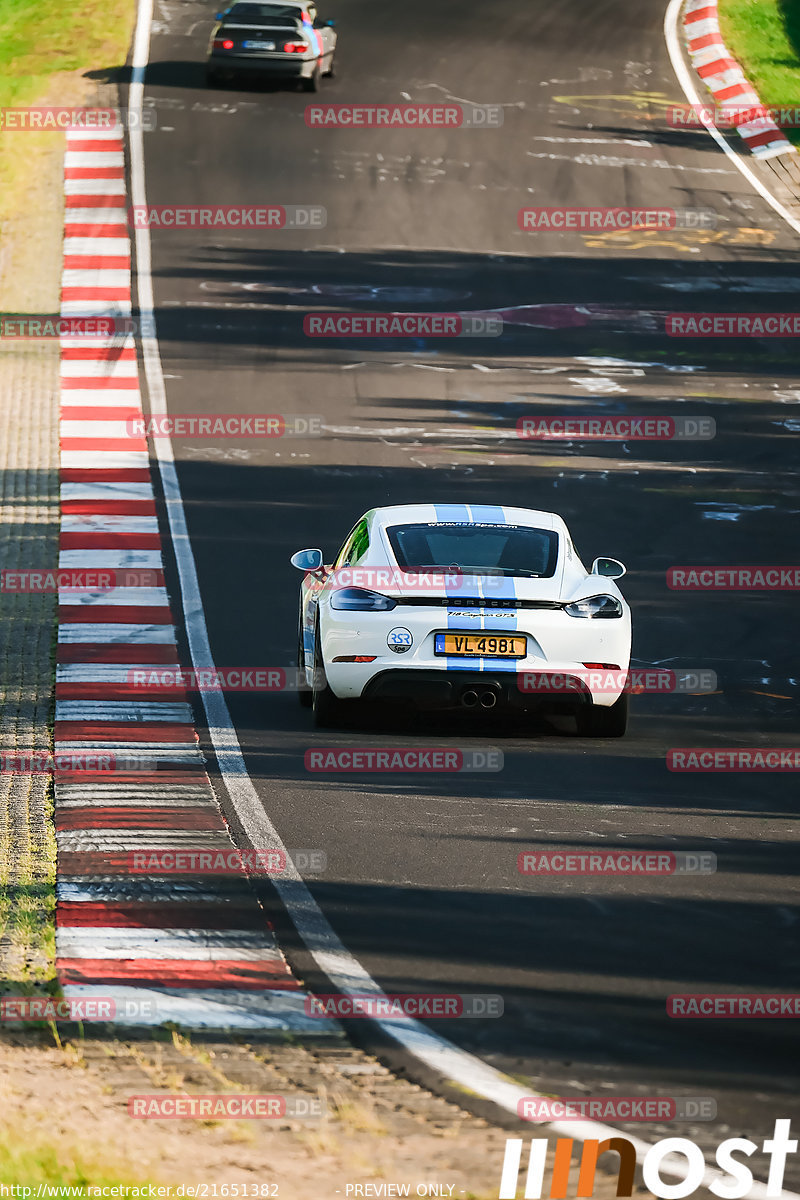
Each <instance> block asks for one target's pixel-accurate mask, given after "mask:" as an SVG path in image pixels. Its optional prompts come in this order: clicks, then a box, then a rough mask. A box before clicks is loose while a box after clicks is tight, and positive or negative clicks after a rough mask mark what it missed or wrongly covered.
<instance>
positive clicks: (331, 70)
mask: <svg viewBox="0 0 800 1200" xmlns="http://www.w3.org/2000/svg"><path fill="white" fill-rule="evenodd" d="M324 74H325V78H326V79H333V78H334V76H335V75H336V53H335V52H334V53H333V54H332V55H331V61H330V62H329V64H328V69H327V71H325V72H324Z"/></svg>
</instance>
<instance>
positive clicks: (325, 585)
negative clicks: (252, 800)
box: [291, 504, 631, 737]
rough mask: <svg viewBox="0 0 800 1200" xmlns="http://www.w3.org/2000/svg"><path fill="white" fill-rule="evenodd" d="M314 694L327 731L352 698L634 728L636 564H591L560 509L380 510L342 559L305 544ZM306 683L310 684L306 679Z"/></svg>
mask: <svg viewBox="0 0 800 1200" xmlns="http://www.w3.org/2000/svg"><path fill="white" fill-rule="evenodd" d="M291 561H292V565H293V566H295V567H297V568H298V569H299V570H301V571H303V572H304V579H303V583H302V585H301V589H300V617H299V635H298V660H297V661H298V666H299V668H300V670H299V675H300V682H301V687H300V700H301V703H302V704H304V705H306V706H311V707H312V708H313V711H314V717H315V723H316V724H317V725H318V726H322V727H325V726H330V725H335V724H336V723H337V721H338V719H339V718H340V717H341V715H342V713H343V712H344V711H345V710H346V707H347V702H348V701H350V700H357V699H362V700H368V701H372V700H392V701H411V702H412V703H414V704H415V705H416V706H417V707H418V708H423V709H457V708H464V709H472V710H474V711H476V712H480V711H481V710H489V709H493V708H495V707H497V706H508V707H509V708H515V709H517V710H521V711H523V712H527V711H532V710H542V709H543V708H544V709H547V710H550V711H561V712H564V711H567V712H569V713H574V714H575V716H576V717H577V721H578V731H579V733H581V734H585V735H590V736H594V737H621V736H622V735H623V734H624V733H625V729H626V726H627V717H628V690H627V678H628V668H629V665H630V650H631V616H630V609H629V607H628V605H627V604H626V603H625V600H624V599H623V597H622V595H621V594H620V592H619V589H618V588H617V586H616V584H615V583H614V580H615V579H619V578H620V577H621V576H622V575H624V574H625V567H624V566H623V565H622V563H620V562H617V561H616V560H615V559H611V558H597V559H595V561H594V563H593V564H592V569H591V571H587V570H586V568H585V567H584V566H583V563H582V562H581V560H580V558H579V557H578V554H577V551H576V550H575V547H574V546H573V544H572V539H571V537H570V535H569V531H568V529H567V527H566V525H565V524H564V521H563V520H562V519H561V517H559V516H557V515H556V514H555V513H546V512H535V511H533V510H531V509H527V508H506V507H505V506H502V507H501V506H500V505H492V504H402V505H395V506H392V507H390V508H374V509H371V510H370V512H368V513H366V514H365V515H364V516H363V517H362V518H361V519H360V521H358V522H357V523H356V525H355V526H354V528H353V529H352V530H351V532H350V534H349V535H348V537H347V539H346V540H345V543H344V545H343V546H342V548H341V550H340V551H339V554H338V555H337V557H336V559H335V561H334V563H333V564H332V565H330V566H325V565H324V564H323V553H322V551H321V550H318V549H312V550H299V551H298V552H297V553H296V554H294V555H293V556H292V560H291ZM303 684H305V686H303Z"/></svg>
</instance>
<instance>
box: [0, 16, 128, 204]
mask: <svg viewBox="0 0 800 1200" xmlns="http://www.w3.org/2000/svg"><path fill="white" fill-rule="evenodd" d="M134 15H135V3H134V0H76V2H75V3H63V2H62V0H0V108H8V107H21V106H28V105H31V104H33V103H38V104H42V103H46V104H52V105H61V104H63V105H72V104H82V103H85V102H86V99H87V97H89V96H90V95H91V93H92V90H93V87H94V84H93V83H92V82H91V81H90V80H86V79H85V78H84V77H83V75H84V72H86V71H90V70H100V71H106V70H111V69H113V68H115V67H119V66H122V65H123V64H124V62H125V58H126V56H127V52H128V45H129V44H130V39H131V34H132V31H133V21H134ZM61 138H63V134H60V133H49V132H48V133H39V132H36V133H23V132H18V131H11V130H3V131H0V228H1V227H2V225H3V224H4V223H5V221H7V220H8V219H9V218H10V217H12V216H14V215H15V214H16V213H17V212H18V211H19V208H20V206H21V204H22V203H23V201H24V198H25V196H26V193H28V192H29V191H30V190H31V187H32V184H33V183H34V181H35V180H36V178H37V171H38V167H39V161H40V155H41V154H42V153H43V152H46V151H47V150H48V149H49V150H52V148H53V146H54V145H57V144H58V143H59V142H60V139H61ZM35 194H36V201H37V203H38V205H41V204H42V203H45V204H47V201H48V197H47V196H46V195H43V194H42V190H41V189H38V190H36V192H35Z"/></svg>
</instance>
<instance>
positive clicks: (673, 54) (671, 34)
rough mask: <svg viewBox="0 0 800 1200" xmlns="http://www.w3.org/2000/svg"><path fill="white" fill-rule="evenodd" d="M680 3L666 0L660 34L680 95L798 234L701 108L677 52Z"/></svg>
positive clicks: (798, 227)
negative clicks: (663, 40)
mask: <svg viewBox="0 0 800 1200" xmlns="http://www.w3.org/2000/svg"><path fill="white" fill-rule="evenodd" d="M683 5H684V0H670V2H669V5H668V6H667V11H666V13H665V14H664V37H665V39H666V43H667V51H668V53H669V57H670V60H671V62H672V68H673V70H674V72H675V74H676V76H677V78H678V82H679V83H680V85H681V87H682V88H683V94H684V95H685V96H686V99H687V100H688V101H689V103H690V104H691V105H692V107H693V108H696V109H697V112H698V114H699V119H700V121H701V122H702V124H703V125H704V126H705V128H706V130H707V131H708V132H709V133H710V134H711V136H712V138H713V139H714V141H715V142H716V143H717V145H718V146H719V148H720V149H721V150H722V151H723V153H725V154H727V156H728V158H729V159H730V160H731V162H732V163H733V164H734V166H735V167H736V169H737V171H741V173H742V175H744V177H745V179H746V180H747V181H748V183H750V184H751V185H752V186H753V187H754V188H755V190H756V191H757V192H758V194H759V196H761V197H762V199H764V200H766V202H767V204H769V206H770V207H771V208H773V209H774V210H775V212H776V213H777V214H778V216H780V217H782V218H783V220H784V221H785V222H786V224H787V225H789V226H790V227H791V228H792V229H793V230H794V231H795V233H800V221H798V220H796V218H795V217H793V216H792V214H791V213H790V212H789V210H788V208H786V207H785V206H784V205H783V204H781V202H780V200H779V199H778V198H777V196H774V195H773V194H772V192H771V191H770V190H769V188H768V187H766V185H765V184H763V183H762V182H761V180H760V179H759V178H758V177H757V176H756V175H755V174H754V173H753V172H752V171H751V170H750V168H749V167H748V165H747V163H746V162H745V161H744V160H743V159H742V158H741V156H740V155H738V154H737V153H736V151H735V150H732V149H731V147H730V146H729V145H728V143H727V141H726V139H725V138H724V137H723V136H722V134H721V133H720V131H719V129H718V128H717V126H716V125H715V123H714V121H713V120H712V119H711V117H710V116H709V115H708V113H707V112H706V111H705V109H706V108H707V105H704V104H703V102H702V100H701V99H700V97H699V96H698V94H697V89H696V88H695V86H694V80H693V79H692V77H691V75H690V73H689V69H688V67H687V66H686V63H685V62H684V60H683V54H682V51H681V43H680V37H679V34H678V24H679V21H680V15H681V10H682V8H683Z"/></svg>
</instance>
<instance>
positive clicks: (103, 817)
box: [55, 129, 340, 1035]
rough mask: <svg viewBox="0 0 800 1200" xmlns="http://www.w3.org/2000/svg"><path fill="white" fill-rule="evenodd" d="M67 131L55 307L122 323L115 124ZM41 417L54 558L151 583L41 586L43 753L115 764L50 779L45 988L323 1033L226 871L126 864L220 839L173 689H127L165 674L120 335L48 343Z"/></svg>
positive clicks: (171, 1018)
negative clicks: (52, 435) (54, 605)
mask: <svg viewBox="0 0 800 1200" xmlns="http://www.w3.org/2000/svg"><path fill="white" fill-rule="evenodd" d="M66 136H67V148H66V155H65V164H64V190H65V219H64V221H65V223H64V262H63V275H62V289H61V313H62V316H81V317H88V316H111V317H115V318H124V317H130V315H131V245H130V239H129V236H128V230H127V225H126V188H125V160H124V142H123V137H124V134H123V131H122V129H107V130H103V131H94V130H93V131H89V132H86V131H70V132H68V133H67V135H66ZM60 416H61V424H60V434H61V514H62V516H61V543H60V552H59V566H60V567H62V568H76V569H81V570H82V569H87V570H88V569H109V570H123V571H124V570H126V569H145V570H147V571H149V572H152V579H148V582H152V586H146V587H117V588H114V589H113V590H110V591H103V592H91V591H84V592H75V591H69V592H60V593H59V598H58V600H59V633H58V654H57V675H56V714H55V750H56V753H57V754H62V755H63V754H66V753H68V752H69V753H71V754H73V755H78V754H84V755H92V754H105V755H110V754H113V755H114V756H116V759H117V766H118V767H119V766H120V762H119V760H120V758H121V757H122V756H125V755H126V754H129V755H130V760H129V761H128V763H127V764H124V763H123V764H122V767H123V769H117V770H116V771H113V772H110V771H100V770H98V771H90V770H88V769H81V768H85V767H86V765H87V764H86V763H85V762H82V763H77V762H76V763H74V764H73V765H74V767H75V769H74V770H71V771H70V772H65V771H63V770H61V771H60V772H59V774H58V776H57V778H56V789H55V790H56V806H55V823H56V837H57V842H58V876H57V885H56V887H57V908H56V969H57V972H58V977H59V982H60V984H61V986H62V989H63V992H64V995H65V997H67V998H74V999H78V998H84V999H90V998H93V999H101V998H102V999H103V1000H105V1001H111V1002H112V1006H113V1007H112V1008H111V1011H112V1012H113V1013H114V1014H115V1016H114V1017H113V1018H112V1019H115V1020H116V1021H118V1022H122V1023H124V1024H128V1025H130V1024H141V1025H160V1024H163V1023H165V1022H175V1023H176V1024H178V1025H181V1026H184V1027H189V1028H194V1029H198V1028H216V1029H231V1030H251V1031H252V1030H268V1029H277V1030H291V1031H292V1032H295V1033H297V1032H306V1033H314V1034H315V1035H320V1034H322V1035H324V1034H326V1033H333V1032H336V1033H338V1032H340V1028H339V1026H338V1025H337V1024H336V1023H335V1022H333V1021H319V1020H317V1019H315V1018H313V1017H310V1016H308V1015H306V1012H305V999H306V993H305V992H304V991H303V989H302V987H301V985H300V984H299V983H298V981H297V980H296V979H295V978H294V976H293V975H292V973H291V971H290V970H289V967H288V965H287V963H286V960H285V959H284V957H283V955H282V954H281V951H280V949H279V948H278V946H277V944H276V942H275V938H274V936H273V934H272V931H271V929H270V927H269V924H268V922H267V921H266V919H265V917H264V914H263V912H262V910H261V909H260V907H259V905H258V904H257V902H256V899H255V895H254V893H253V892H252V890H251V889H250V886H249V884H248V881H247V879H246V877H245V875H244V873H243V872H235V873H233V874H225V875H213V876H209V875H206V876H203V875H202V874H194V875H190V874H170V873H168V872H166V871H164V873H162V874H161V875H159V874H158V873H157V872H156V873H147V874H144V873H142V872H140V871H136V870H135V869H132V862H133V858H132V854H133V852H134V851H146V850H151V851H157V850H164V849H175V850H178V849H180V850H221V851H230V850H231V849H232V848H233V843H232V841H231V838H230V835H229V832H228V829H227V826H226V824H225V822H224V820H223V818H222V815H221V812H220V809H219V806H218V804H217V802H216V799H215V797H214V793H213V791H212V788H211V784H210V782H209V778H208V775H207V773H206V771H205V767H204V757H203V754H202V753H201V751H200V748H199V744H198V737H197V733H196V732H195V728H194V723H193V717H192V710H191V707H190V704H189V703H188V699H187V696H186V695H185V694H172V695H170V696H169V697H163V696H160V695H159V694H158V693H152V694H151V693H148V694H147V695H146V696H144V695H142V693H141V692H137V691H135V690H134V689H133V688H132V687H131V686H130V685H129V684H128V683H127V682H126V680H127V678H128V672H129V670H130V669H131V668H133V667H141V666H143V665H144V666H149V665H152V666H153V667H157V666H160V665H163V664H172V665H175V666H177V665H178V656H177V646H176V636H175V622H174V619H173V616H172V612H171V608H170V602H169V597H168V595H167V591H166V588H165V586H164V576H163V568H164V564H163V559H162V553H161V538H160V535H159V531H158V524H157V519H156V508H155V497H154V493H153V485H152V480H151V476H150V465H149V457H148V449H147V442H146V440H145V439H144V438H132V437H131V436H130V435H129V433H128V425H127V422H128V421H129V420H130V419H131V418H141V417H142V404H141V396H140V392H139V375H138V363H137V354H136V343H135V340H134V338H133V337H132V336H130V335H125V336H120V337H116V338H115V337H96V338H86V337H80V338H78V337H71V338H70V337H64V338H62V341H61V414H60ZM134 760H135V761H134ZM126 766H127V767H130V768H131V769H125V768H126ZM104 1011H109V1008H108V1007H106V1009H105V1010H104Z"/></svg>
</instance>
